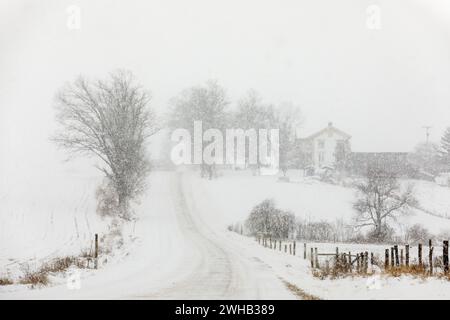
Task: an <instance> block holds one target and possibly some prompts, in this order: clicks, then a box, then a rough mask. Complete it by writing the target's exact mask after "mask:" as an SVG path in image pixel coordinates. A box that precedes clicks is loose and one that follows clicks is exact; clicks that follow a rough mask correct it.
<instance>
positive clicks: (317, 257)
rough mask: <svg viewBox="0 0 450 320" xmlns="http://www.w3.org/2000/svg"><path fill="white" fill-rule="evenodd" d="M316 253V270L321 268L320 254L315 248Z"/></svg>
mask: <svg viewBox="0 0 450 320" xmlns="http://www.w3.org/2000/svg"><path fill="white" fill-rule="evenodd" d="M314 253H315V256H316V259H315V260H316V261H315V262H316V268H319V254H318V252H317V248H314Z"/></svg>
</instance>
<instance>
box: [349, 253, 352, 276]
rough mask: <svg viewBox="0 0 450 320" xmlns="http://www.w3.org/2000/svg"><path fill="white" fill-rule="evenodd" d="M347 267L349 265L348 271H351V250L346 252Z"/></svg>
mask: <svg viewBox="0 0 450 320" xmlns="http://www.w3.org/2000/svg"><path fill="white" fill-rule="evenodd" d="M348 267H349V269H350V271H352V252H351V251H349V252H348Z"/></svg>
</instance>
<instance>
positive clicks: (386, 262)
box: [384, 249, 389, 270]
mask: <svg viewBox="0 0 450 320" xmlns="http://www.w3.org/2000/svg"><path fill="white" fill-rule="evenodd" d="M384 269H385V270H387V269H389V249H386V250H385V251H384Z"/></svg>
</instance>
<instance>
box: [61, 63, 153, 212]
mask: <svg viewBox="0 0 450 320" xmlns="http://www.w3.org/2000/svg"><path fill="white" fill-rule="evenodd" d="M149 101H150V97H149V95H148V94H147V93H146V91H145V90H143V88H142V87H141V86H139V85H137V84H135V81H134V77H133V75H132V74H131V73H130V72H127V71H122V70H120V71H115V72H113V73H111V74H110V76H109V77H108V78H107V79H106V80H96V81H89V80H87V79H85V78H83V77H81V76H80V77H79V78H78V79H77V80H76V81H74V82H73V83H70V84H67V85H65V86H64V87H63V88H62V89H61V90H60V91H59V92H58V94H57V95H56V110H57V117H56V118H57V122H58V123H59V125H60V130H59V131H57V133H56V134H55V135H54V137H53V140H54V141H55V142H56V143H57V145H58V146H60V147H62V148H65V149H67V150H69V151H70V152H71V154H84V155H91V156H95V157H97V158H98V159H100V160H101V162H102V163H103V165H99V166H97V167H98V168H99V169H100V170H101V171H102V172H103V173H104V174H105V176H106V181H107V184H108V186H109V189H110V190H111V192H112V193H113V195H112V198H113V201H114V205H113V206H112V207H113V208H114V209H115V210H112V211H113V212H109V213H108V214H111V215H114V214H115V215H118V216H119V217H121V218H125V219H128V218H130V212H129V203H130V200H132V199H134V198H135V197H136V196H138V195H139V194H140V193H141V192H142V191H143V190H144V188H145V181H146V176H147V173H148V171H149V162H148V160H147V155H146V139H147V138H148V137H149V136H150V135H152V134H154V133H155V132H156V130H157V129H156V128H155V126H154V115H153V113H152V112H151V111H150V109H149V107H148V104H149Z"/></svg>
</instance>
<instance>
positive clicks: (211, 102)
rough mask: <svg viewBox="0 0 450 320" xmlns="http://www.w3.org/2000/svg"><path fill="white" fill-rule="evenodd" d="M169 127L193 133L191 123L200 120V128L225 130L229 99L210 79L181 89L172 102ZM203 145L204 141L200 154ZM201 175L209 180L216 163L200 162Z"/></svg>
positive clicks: (215, 82) (213, 172)
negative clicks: (202, 83) (198, 84)
mask: <svg viewBox="0 0 450 320" xmlns="http://www.w3.org/2000/svg"><path fill="white" fill-rule="evenodd" d="M171 104H172V105H171V107H172V110H171V114H170V115H169V119H170V120H169V126H170V127H171V128H184V129H187V130H188V131H189V132H190V134H191V136H193V135H194V122H195V121H201V122H202V129H203V130H204V131H206V130H208V129H218V130H221V131H224V130H225V128H226V125H227V122H228V120H229V119H228V117H229V115H228V113H227V108H228V104H229V103H228V98H227V95H226V92H225V89H224V88H222V87H221V86H220V85H219V84H218V83H217V81H214V80H209V81H207V82H206V84H205V85H200V86H195V87H191V88H189V89H187V90H184V91H183V92H182V93H181V94H179V95H178V96H176V97H175V98H174V99H172V101H171ZM204 148H205V144H203V149H202V154H203V151H204ZM200 174H201V176H202V177H205V176H208V177H209V178H210V179H211V178H212V177H213V176H214V175H215V174H216V172H215V166H214V164H213V165H208V164H206V163H204V162H203V161H202V164H201V172H200Z"/></svg>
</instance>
